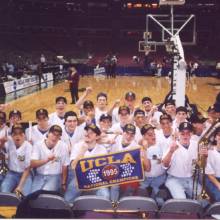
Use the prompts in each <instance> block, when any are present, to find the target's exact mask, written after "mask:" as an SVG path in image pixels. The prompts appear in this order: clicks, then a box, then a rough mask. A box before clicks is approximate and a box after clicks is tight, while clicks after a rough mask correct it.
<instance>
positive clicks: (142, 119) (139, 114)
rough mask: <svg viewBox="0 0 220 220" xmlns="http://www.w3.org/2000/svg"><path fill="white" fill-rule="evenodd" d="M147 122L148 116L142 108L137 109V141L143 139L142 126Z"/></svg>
mask: <svg viewBox="0 0 220 220" xmlns="http://www.w3.org/2000/svg"><path fill="white" fill-rule="evenodd" d="M145 124H146V117H145V114H144V111H143V110H142V109H136V110H135V112H134V125H135V127H136V133H135V141H136V142H137V143H139V141H140V140H141V139H142V135H141V128H142V127H143V126H144V125H145Z"/></svg>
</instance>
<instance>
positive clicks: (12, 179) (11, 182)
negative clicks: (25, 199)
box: [0, 171, 32, 196]
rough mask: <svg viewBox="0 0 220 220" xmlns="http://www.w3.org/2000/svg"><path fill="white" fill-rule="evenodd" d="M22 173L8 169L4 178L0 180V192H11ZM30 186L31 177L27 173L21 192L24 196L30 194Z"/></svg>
mask: <svg viewBox="0 0 220 220" xmlns="http://www.w3.org/2000/svg"><path fill="white" fill-rule="evenodd" d="M21 176H22V173H18V172H14V171H8V172H7V174H6V176H5V178H4V180H3V181H2V184H1V188H0V191H1V192H13V191H14V189H15V188H16V187H17V186H18V184H19V182H20V179H21ZM31 186H32V177H31V175H29V176H28V177H27V179H26V181H25V183H24V186H23V189H22V193H23V194H24V195H25V196H26V195H28V194H30V192H31Z"/></svg>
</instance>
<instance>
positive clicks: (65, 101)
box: [55, 96, 67, 104]
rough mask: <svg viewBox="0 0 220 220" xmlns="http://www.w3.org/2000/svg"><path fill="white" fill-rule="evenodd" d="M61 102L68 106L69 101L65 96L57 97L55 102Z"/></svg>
mask: <svg viewBox="0 0 220 220" xmlns="http://www.w3.org/2000/svg"><path fill="white" fill-rule="evenodd" d="M60 101H63V102H64V103H66V104H67V99H66V97H64V96H58V97H56V100H55V102H56V103H57V102H60Z"/></svg>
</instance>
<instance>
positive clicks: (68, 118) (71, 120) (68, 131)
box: [61, 111, 85, 153]
mask: <svg viewBox="0 0 220 220" xmlns="http://www.w3.org/2000/svg"><path fill="white" fill-rule="evenodd" d="M84 128H85V123H83V124H81V125H78V117H77V114H76V113H75V112H73V111H68V112H66V113H65V115H64V129H63V133H62V137H61V140H62V141H64V142H65V143H66V144H67V146H68V150H69V153H70V152H71V150H72V148H73V146H74V145H75V144H76V143H78V142H80V141H82V140H83V138H84V135H85V130H84Z"/></svg>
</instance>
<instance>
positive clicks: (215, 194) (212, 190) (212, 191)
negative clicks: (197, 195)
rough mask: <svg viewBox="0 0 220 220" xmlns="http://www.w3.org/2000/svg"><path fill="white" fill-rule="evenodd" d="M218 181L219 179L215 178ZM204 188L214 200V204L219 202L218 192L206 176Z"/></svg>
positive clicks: (219, 192)
mask: <svg viewBox="0 0 220 220" xmlns="http://www.w3.org/2000/svg"><path fill="white" fill-rule="evenodd" d="M216 179H217V180H218V181H220V177H216ZM206 188H207V189H208V191H209V193H210V194H211V196H212V197H213V198H214V199H215V202H220V190H219V189H218V188H217V187H216V186H215V185H214V184H213V183H212V182H211V181H210V180H209V178H208V177H207V176H206Z"/></svg>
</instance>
